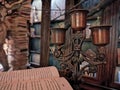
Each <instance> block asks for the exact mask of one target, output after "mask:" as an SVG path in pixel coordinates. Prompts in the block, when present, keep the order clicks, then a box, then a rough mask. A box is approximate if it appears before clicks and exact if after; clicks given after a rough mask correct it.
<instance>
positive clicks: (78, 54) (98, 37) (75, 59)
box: [51, 9, 111, 81]
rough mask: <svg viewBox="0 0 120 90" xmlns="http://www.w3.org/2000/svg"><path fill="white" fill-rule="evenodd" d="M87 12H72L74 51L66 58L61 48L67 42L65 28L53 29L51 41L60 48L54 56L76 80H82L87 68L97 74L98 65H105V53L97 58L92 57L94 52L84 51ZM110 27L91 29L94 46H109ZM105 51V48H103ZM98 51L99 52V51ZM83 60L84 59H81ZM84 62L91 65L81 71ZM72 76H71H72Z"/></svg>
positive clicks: (103, 26) (76, 10)
mask: <svg viewBox="0 0 120 90" xmlns="http://www.w3.org/2000/svg"><path fill="white" fill-rule="evenodd" d="M87 13H88V11H87V10H83V9H74V10H72V11H71V12H70V20H71V29H72V30H73V31H75V32H74V33H73V34H72V36H71V37H72V40H71V42H72V51H71V52H69V53H70V54H69V55H67V56H64V54H63V53H64V52H63V51H62V48H63V47H64V46H65V45H64V46H63V47H60V46H61V45H63V44H64V42H65V31H66V29H63V28H52V29H51V33H52V34H51V37H52V38H51V39H52V43H54V44H55V45H57V46H59V47H60V48H58V47H57V46H56V49H55V51H54V56H55V57H56V58H57V59H58V60H60V61H61V67H62V68H63V69H64V70H68V69H69V71H70V72H72V74H71V73H68V74H69V78H70V79H71V78H72V80H73V81H74V80H80V79H81V77H82V76H83V75H84V72H85V68H87V67H88V68H89V72H90V73H94V72H97V70H96V67H97V65H98V64H103V63H105V52H102V51H100V52H98V53H96V54H97V55H96V56H91V54H92V52H91V51H89V53H88V52H87V53H86V52H84V51H82V45H83V42H84V40H85V32H84V30H85V28H86V18H87ZM110 27H111V26H110V25H100V26H93V27H91V28H90V29H91V33H92V42H93V44H94V45H96V46H98V47H104V46H105V45H107V44H109V38H110V32H109V30H110ZM102 49H103V48H102ZM99 50H100V49H99ZM99 50H98V51H99ZM81 58H82V59H81ZM83 61H86V62H88V63H89V65H85V66H84V67H82V68H81V69H80V65H81V63H82V62H83ZM70 75H71V76H70Z"/></svg>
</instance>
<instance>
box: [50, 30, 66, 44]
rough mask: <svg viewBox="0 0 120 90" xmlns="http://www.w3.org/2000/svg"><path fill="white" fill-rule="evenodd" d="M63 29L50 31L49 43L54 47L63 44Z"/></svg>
mask: <svg viewBox="0 0 120 90" xmlns="http://www.w3.org/2000/svg"><path fill="white" fill-rule="evenodd" d="M65 31H66V29H65V28H52V29H51V43H52V44H56V45H61V44H64V42H65Z"/></svg>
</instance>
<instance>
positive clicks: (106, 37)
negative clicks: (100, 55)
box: [90, 25, 111, 46]
mask: <svg viewBox="0 0 120 90" xmlns="http://www.w3.org/2000/svg"><path fill="white" fill-rule="evenodd" d="M110 27H111V26H110V25H100V26H93V27H91V28H90V29H91V32H92V41H93V44H95V45H98V46H104V45H107V44H109V41H110V31H109V30H110Z"/></svg>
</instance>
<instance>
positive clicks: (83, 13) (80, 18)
mask: <svg viewBox="0 0 120 90" xmlns="http://www.w3.org/2000/svg"><path fill="white" fill-rule="evenodd" d="M87 13H88V11H87V10H83V9H74V10H72V11H71V12H70V21H71V27H72V29H73V30H77V31H80V30H84V29H85V27H86V18H87Z"/></svg>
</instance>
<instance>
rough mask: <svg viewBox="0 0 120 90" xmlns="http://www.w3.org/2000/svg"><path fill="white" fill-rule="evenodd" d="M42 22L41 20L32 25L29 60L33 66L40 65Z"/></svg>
mask: <svg viewBox="0 0 120 90" xmlns="http://www.w3.org/2000/svg"><path fill="white" fill-rule="evenodd" d="M40 29H41V24H40V22H36V23H33V24H32V25H30V37H29V61H30V65H31V66H39V65H40V44H41V40H40V39H41V30H40Z"/></svg>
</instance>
